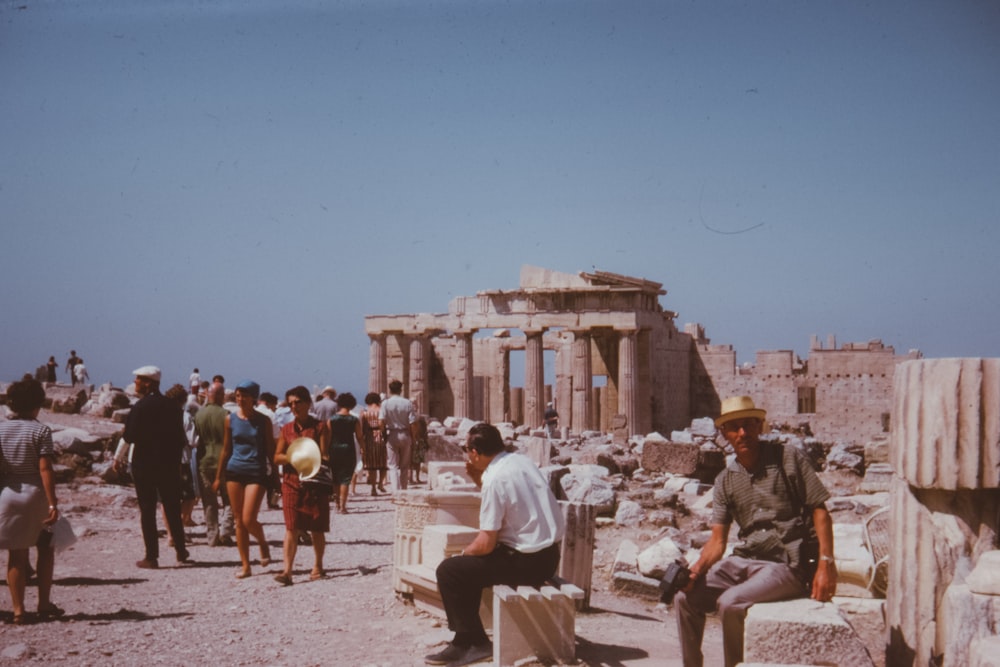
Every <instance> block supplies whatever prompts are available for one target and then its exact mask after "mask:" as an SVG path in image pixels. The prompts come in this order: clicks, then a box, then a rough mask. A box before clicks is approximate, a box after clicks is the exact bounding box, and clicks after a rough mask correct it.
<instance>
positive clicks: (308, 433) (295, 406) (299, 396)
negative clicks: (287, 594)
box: [274, 385, 330, 586]
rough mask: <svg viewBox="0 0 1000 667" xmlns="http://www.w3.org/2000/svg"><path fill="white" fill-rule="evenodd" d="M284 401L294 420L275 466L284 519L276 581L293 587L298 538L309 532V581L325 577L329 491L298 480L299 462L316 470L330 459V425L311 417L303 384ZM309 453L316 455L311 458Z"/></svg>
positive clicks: (281, 442)
mask: <svg viewBox="0 0 1000 667" xmlns="http://www.w3.org/2000/svg"><path fill="white" fill-rule="evenodd" d="M285 399H286V400H287V402H288V407H289V408H291V410H292V414H293V415H294V419H293V420H292V421H291V422H289V423H287V424H285V425H284V426H283V427H282V428H281V435H280V436H279V437H278V446H277V450H276V451H275V454H274V463H275V465H280V466H281V470H282V474H281V507H282V512H283V514H284V517H285V540H284V553H283V557H284V569H282V571H281V573H280V574H278V575H276V576H275V577H274V580H275V581H277V582H278V583H279V584H282V585H283V586H291V585H292V568H293V567H294V566H295V552H296V550H297V548H298V541H299V537H300V536H302V535H303V533H306V532H308V533H309V535H310V536H311V538H312V547H313V553H314V554H315V563H314V565H313V569H312V572H311V573H310V574H309V579H310V580H316V579H319V578H321V577H323V576H324V572H323V553H324V551H325V550H326V536H325V535H324V533H326V532H327V531H329V530H330V491H329V489H328V488H326V487H323V486H321V485H319V484H303V483H302V480H301V479H299V472H298V470H297V469H296V463H297V462H298V460H299V459H300V458H303V457H304V458H306V459H308V461H309V464H310V465H311V466H312V467H313V468H316V467H318V466H319V465H320V463H321V462H322V461H323V459H326V458H328V452H329V441H330V426H329V424H328V423H327V422H322V421H320V420H318V419H316V418H315V417H313V416H312V415H310V414H309V409H310V408H311V407H312V397H311V396H310V395H309V390H308V389H306V388H305V387H303V386H301V385H300V386H298V387H294V388H292V389H289V390H288V391H287V392H285ZM313 443H315V444H313ZM312 447H315V452H305V451H304V450H306V449H309V448H312ZM297 450H303V451H301V452H300V451H297ZM310 454H314V455H315V456H314V457H310Z"/></svg>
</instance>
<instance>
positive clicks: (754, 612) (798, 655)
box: [743, 599, 875, 667]
mask: <svg viewBox="0 0 1000 667" xmlns="http://www.w3.org/2000/svg"><path fill="white" fill-rule="evenodd" d="M743 641H744V649H743V655H744V660H745V661H746V662H767V661H769V660H773V658H774V657H775V656H781V659H782V662H787V663H799V664H803V665H839V666H840V667H873V666H874V664H875V663H874V662H873V661H872V658H871V656H870V655H869V654H868V650H867V649H866V648H865V645H864V642H863V641H861V638H860V637H858V636H857V634H856V633H855V632H854V629H853V628H851V626H850V624H849V623H848V622H847V620H846V619H845V618H844V617H843V616H842V615H841V613H840V611H839V610H838V609H837V606H836V605H834V604H832V603H829V602H827V603H822V602H817V601H815V600H809V599H800V600H788V601H785V602H768V603H759V604H755V605H753V606H752V607H750V610H749V611H748V612H747V617H746V626H745V630H744V640H743Z"/></svg>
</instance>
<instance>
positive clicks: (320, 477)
mask: <svg viewBox="0 0 1000 667" xmlns="http://www.w3.org/2000/svg"><path fill="white" fill-rule="evenodd" d="M299 480H300V481H301V482H302V484H303V485H304V486H305V487H306V488H310V487H312V488H314V489H315V490H322V491H327V492H330V491H333V471H332V470H330V466H328V465H326V464H325V463H324V464H322V465H320V467H319V470H317V471H316V474H315V475H313V476H312V477H310V478H309V479H303V478H302V477H300V478H299Z"/></svg>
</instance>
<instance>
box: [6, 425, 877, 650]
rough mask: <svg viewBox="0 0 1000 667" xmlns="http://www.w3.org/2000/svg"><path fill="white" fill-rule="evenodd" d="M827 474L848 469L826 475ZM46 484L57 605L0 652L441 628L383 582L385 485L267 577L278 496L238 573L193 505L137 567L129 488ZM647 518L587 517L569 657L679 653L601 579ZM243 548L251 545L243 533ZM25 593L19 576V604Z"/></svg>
mask: <svg viewBox="0 0 1000 667" xmlns="http://www.w3.org/2000/svg"><path fill="white" fill-rule="evenodd" d="M41 418H42V420H43V421H46V422H47V423H51V424H53V426H54V427H56V428H58V427H60V426H77V427H80V428H83V429H85V430H89V431H90V432H108V431H111V432H113V431H114V426H113V425H111V424H110V422H106V421H103V420H95V419H93V418H90V417H82V416H79V415H64V414H51V413H45V414H43V416H42V417H41ZM838 484H839V485H843V486H847V485H849V482H847V481H843V480H842V479H841V480H840V481H838V479H832V480H831V485H832V486H834V487H836V486H838ZM59 497H60V505H61V507H62V509H63V511H64V513H65V515H66V516H67V517H69V519H70V521H71V522H72V524H73V527H74V530H75V532H76V534H77V535H78V537H79V539H78V541H77V543H76V544H75V545H73V546H72V547H70V548H69V549H67V550H66V551H64V552H61V553H59V554H58V555H57V557H56V575H55V589H54V592H53V600H54V601H55V602H56V603H57V604H58V605H60V606H61V607H63V608H64V609H65V610H66V615H65V616H64V617H62V618H60V619H58V620H53V621H46V622H39V623H35V624H31V625H27V626H13V625H9V624H8V625H0V665H3V664H15V663H17V664H19V665H20V664H36V663H38V664H41V663H46V664H48V663H63V664H70V665H90V664H102V665H132V664H139V663H142V664H163V665H180V664H208V663H215V664H226V665H228V664H233V665H283V664H298V665H320V664H331V663H337V664H343V665H386V666H388V665H393V666H398V665H423V664H424V663H423V656H424V655H425V654H427V653H431V652H434V651H435V650H437V648H438V647H439V646H440V645H441V644H442V643H443V642H445V641H447V640H448V639H449V638H450V636H451V633H450V632H449V631H448V630H447V628H446V627H444V625H443V624H442V622H441V621H439V620H438V619H437V618H435V617H433V616H430V615H428V614H426V613H424V612H422V611H419V610H417V609H416V608H415V607H413V606H412V604H410V603H409V602H408V601H407V600H405V599H402V598H401V597H399V596H398V595H397V594H396V593H395V592H394V591H393V588H392V579H391V571H392V541H393V521H394V506H393V504H392V500H391V498H390V497H389V496H381V497H378V498H372V497H371V496H368V495H357V496H354V497H352V499H351V511H350V513H349V514H347V515H336V514H335V515H333V516H332V517H331V523H332V525H331V531H330V533H329V534H328V540H329V545H328V548H327V553H326V560H325V563H326V568H327V573H328V575H329V576H328V578H326V579H322V580H319V581H313V582H311V581H309V577H308V574H309V569H310V567H311V561H312V552H311V549H310V548H308V547H300V550H299V554H298V558H297V564H296V565H297V566H296V569H295V584H294V585H293V586H291V587H281V586H279V585H278V584H277V583H276V582H275V581H274V579H273V575H274V574H276V573H277V572H279V571H280V567H281V565H280V561H278V560H277V559H280V555H281V541H282V536H283V534H284V524H283V520H282V516H281V512H280V510H267V509H264V510H262V512H261V520H262V523H263V524H264V529H265V533H266V535H267V538H268V542H269V543H270V545H271V551H272V555H273V556H274V557H276V562H274V563H272V564H271V565H270V566H269V567H266V568H265V567H261V566H260V565H259V564H257V563H256V562H255V564H254V576H252V577H250V578H249V579H244V580H237V579H236V578H235V577H234V575H235V573H236V571H237V568H238V566H239V557H238V555H237V553H236V549H235V548H234V547H233V548H227V547H221V548H209V547H208V546H207V545H206V543H205V535H204V528H203V527H202V526H201V525H200V519H201V516H200V510H198V511H196V513H195V518H196V521H198V522H199V525H198V526H196V527H193V528H189V529H188V530H189V535H190V537H191V538H192V544H191V547H190V548H191V553H192V556H193V558H194V560H195V564H194V565H192V566H175V565H174V558H173V550H172V549H170V548H168V547H167V545H166V539H165V538H163V539H161V557H160V562H161V569H159V570H156V571H150V570H140V569H137V568H136V567H135V561H136V560H138V559H139V558H141V557H142V555H143V551H142V539H141V536H140V532H139V521H138V510H137V508H136V503H135V499H134V495H133V492H132V490H131V488H129V487H122V486H117V485H112V484H106V483H102V482H100V481H99V480H98V479H97V478H95V477H89V478H80V479H76V480H73V481H72V482H69V483H67V484H64V485H62V486H60V488H59ZM848 519H849V517H848ZM161 524H162V519H161ZM660 532H661V531H659V530H657V529H643V528H625V527H620V526H613V525H612V526H605V527H602V528H600V529H599V530H598V532H597V549H596V551H595V557H594V565H595V571H594V578H593V590H592V596H591V606H592V608H591V609H590V610H588V611H585V612H582V613H580V614H578V616H577V623H576V632H577V658H578V661H579V663H580V664H585V665H595V666H603V665H607V666H608V667H611V666H616V667H619V666H620V667H642V666H648V667H651V666H653V665H657V666H667V667H669V666H672V665H680V664H681V662H680V650H679V644H678V641H677V633H676V629H675V626H674V621H673V618H672V616H671V615H670V612H669V610H668V609H667V608H665V607H664V606H662V605H658V604H656V602H655V601H652V600H647V599H642V598H636V597H628V596H622V595H618V594H616V593H614V592H612V591H611V590H610V574H611V566H612V563H613V561H614V554H615V552H616V549H617V546H618V544H620V543H621V541H622V540H623V539H632V540H634V541H636V542H638V543H639V544H644V543H648V542H650V541H651V540H653V539H657V538H658V535H659V534H660ZM252 552H253V555H254V557H257V556H258V555H259V551H258V550H257V549H256V547H254V548H253V550H252ZM36 600H37V597H36V593H35V590H34V589H33V588H31V589H29V592H28V608H29V610H31V609H33V608H34V605H35V602H36ZM10 618H11V613H10V603H9V599H8V598H7V597H6V595H0V621H4V622H7V621H9V620H10ZM876 620H877V619H876ZM852 622H853V621H852ZM855 625H856V627H857V629H858V630H859V632H861V633H862V634H863V635H864V636H865V637H866V638H867V639H868V641H869V645H870V646H871V647H872V654H873V656H874V657H875V658H876V661H877V663H878V664H881V661H880V660H879V656H878V653H879V652H880V651H881V646H880V644H881V636H882V628H881V626H880V621H879V622H876V621H873V616H872V615H871V614H868V615H866V616H864V617H863V619H862V622H861V623H856V624H855ZM720 637H721V633H720V631H719V628H718V624H717V621H716V620H715V619H711V618H710V620H709V625H708V630H707V636H706V640H705V653H706V664H709V665H714V664H720V663H721V659H722V658H721V645H720Z"/></svg>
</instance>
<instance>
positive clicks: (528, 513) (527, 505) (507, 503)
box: [479, 452, 566, 553]
mask: <svg viewBox="0 0 1000 667" xmlns="http://www.w3.org/2000/svg"><path fill="white" fill-rule="evenodd" d="M479 529H480V530H491V531H492V530H495V531H498V534H497V541H498V542H500V543H501V544H505V545H507V546H508V547H511V548H513V549H517V550H518V551H520V552H522V553H536V552H538V551H541V550H542V549H545V548H547V547H550V546H552V545H553V544H555V543H556V542H559V541H561V540H562V538H563V533H564V532H565V530H566V526H565V521H564V520H563V515H562V509H561V508H560V507H559V501H558V500H556V497H555V496H554V495H553V494H552V489H550V488H549V484H548V482H547V481H546V480H545V477H544V476H543V475H542V472H541V471H540V470H539V469H538V466H536V465H535V464H534V462H533V461H532V460H531V459H529V458H528V457H527V456H524V455H523V454H512V453H509V452H500V453H499V454H497V456H496V457H494V459H493V460H492V461H490V464H489V465H488V466H487V467H486V470H485V471H484V472H483V490H482V505H481V506H480V509H479Z"/></svg>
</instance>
